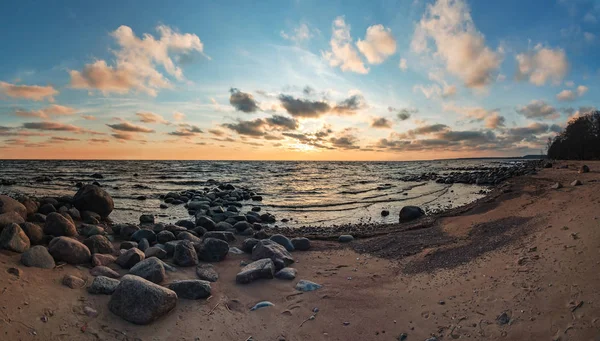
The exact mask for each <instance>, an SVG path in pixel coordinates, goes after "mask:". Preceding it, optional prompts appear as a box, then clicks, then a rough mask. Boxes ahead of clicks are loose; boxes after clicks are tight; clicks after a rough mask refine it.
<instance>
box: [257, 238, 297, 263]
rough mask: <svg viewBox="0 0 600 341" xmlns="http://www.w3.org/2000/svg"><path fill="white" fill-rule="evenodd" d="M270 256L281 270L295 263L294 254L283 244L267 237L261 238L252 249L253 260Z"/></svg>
mask: <svg viewBox="0 0 600 341" xmlns="http://www.w3.org/2000/svg"><path fill="white" fill-rule="evenodd" d="M264 258H269V259H271V260H272V261H273V263H274V264H275V269H276V270H280V269H283V268H285V267H286V266H288V265H290V264H292V263H294V258H292V255H291V254H290V253H289V252H288V251H287V250H286V249H285V248H284V247H283V246H281V245H279V244H277V243H276V242H274V241H272V240H270V239H265V240H261V241H260V242H258V243H257V244H256V246H255V247H254V249H252V260H255V261H256V260H259V259H264Z"/></svg>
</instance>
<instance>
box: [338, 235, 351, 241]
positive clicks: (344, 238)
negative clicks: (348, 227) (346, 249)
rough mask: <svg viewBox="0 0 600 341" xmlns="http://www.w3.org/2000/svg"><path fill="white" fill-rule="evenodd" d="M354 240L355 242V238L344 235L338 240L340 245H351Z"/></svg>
mask: <svg viewBox="0 0 600 341" xmlns="http://www.w3.org/2000/svg"><path fill="white" fill-rule="evenodd" d="M353 240H354V237H353V236H351V235H349V234H343V235H341V236H339V238H338V242H340V243H349V242H351V241H353Z"/></svg>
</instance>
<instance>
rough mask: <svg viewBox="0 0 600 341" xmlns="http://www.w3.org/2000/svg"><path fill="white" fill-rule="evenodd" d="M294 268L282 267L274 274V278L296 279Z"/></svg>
mask: <svg viewBox="0 0 600 341" xmlns="http://www.w3.org/2000/svg"><path fill="white" fill-rule="evenodd" d="M296 273H297V271H296V269H294V268H283V269H281V270H279V271H277V273H276V274H275V278H279V279H286V280H290V281H291V280H293V279H296Z"/></svg>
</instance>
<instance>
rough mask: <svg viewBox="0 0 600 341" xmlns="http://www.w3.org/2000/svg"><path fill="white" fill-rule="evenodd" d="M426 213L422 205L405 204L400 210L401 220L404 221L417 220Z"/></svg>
mask: <svg viewBox="0 0 600 341" xmlns="http://www.w3.org/2000/svg"><path fill="white" fill-rule="evenodd" d="M424 215H425V211H423V210H422V209H421V208H420V207H417V206H404V207H402V209H401V210H400V222H401V223H404V222H407V221H411V220H415V219H418V218H421V217H422V216H424Z"/></svg>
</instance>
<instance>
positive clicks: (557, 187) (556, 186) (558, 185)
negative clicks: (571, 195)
mask: <svg viewBox="0 0 600 341" xmlns="http://www.w3.org/2000/svg"><path fill="white" fill-rule="evenodd" d="M562 187H563V186H562V185H561V184H560V182H557V183H555V184H554V185H552V186H550V188H551V189H559V188H562Z"/></svg>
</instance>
